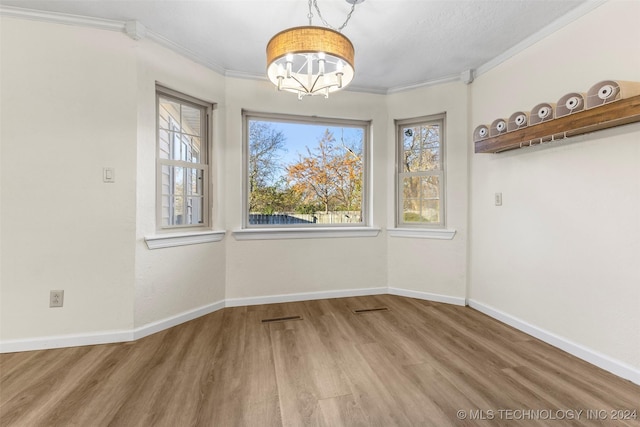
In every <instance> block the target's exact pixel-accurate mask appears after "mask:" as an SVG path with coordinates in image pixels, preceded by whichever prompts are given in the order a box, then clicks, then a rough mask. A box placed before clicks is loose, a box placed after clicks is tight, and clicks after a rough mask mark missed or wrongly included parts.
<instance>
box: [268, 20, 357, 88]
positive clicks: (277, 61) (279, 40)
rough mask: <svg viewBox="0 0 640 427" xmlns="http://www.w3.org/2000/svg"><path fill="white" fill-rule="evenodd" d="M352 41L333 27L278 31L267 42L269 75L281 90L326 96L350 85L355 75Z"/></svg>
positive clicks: (307, 27) (296, 28) (295, 28)
mask: <svg viewBox="0 0 640 427" xmlns="http://www.w3.org/2000/svg"><path fill="white" fill-rule="evenodd" d="M354 55H355V51H354V48H353V44H352V43H351V41H350V40H349V39H348V38H347V37H345V36H344V35H342V34H341V33H339V32H338V31H334V30H332V29H330V28H325V27H316V26H304V27H294V28H289V29H286V30H284V31H281V32H279V33H278V34H276V35H275V36H273V37H272V38H271V40H269V43H267V76H268V77H269V80H271V82H272V83H273V84H275V85H276V86H277V87H278V89H279V90H286V91H290V92H294V93H298V97H299V98H302V97H303V96H307V95H324V96H325V97H327V96H328V95H329V93H330V92H335V91H337V90H340V89H342V88H344V87H345V86H347V85H348V84H349V83H350V82H351V80H352V79H353V76H354Z"/></svg>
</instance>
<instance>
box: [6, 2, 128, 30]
mask: <svg viewBox="0 0 640 427" xmlns="http://www.w3.org/2000/svg"><path fill="white" fill-rule="evenodd" d="M0 15H1V16H8V17H11V18H21V19H28V20H31V21H44V22H53V23H56V24H64V25H75V26H78V27H91V28H98V29H100V30H109V31H120V32H124V31H125V22H123V21H113V20H110V19H101V18H91V17H88V16H81V15H71V14H68V13H58V12H45V11H41V10H33V9H23V8H20V7H11V6H0Z"/></svg>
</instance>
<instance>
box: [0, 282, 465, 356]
mask: <svg viewBox="0 0 640 427" xmlns="http://www.w3.org/2000/svg"><path fill="white" fill-rule="evenodd" d="M384 294H391V295H399V296H406V297H410V298H418V299H423V300H428V301H435V302H442V303H446V304H455V305H464V303H465V300H464V298H458V297H450V296H447V295H439V294H430V293H428V292H418V291H411V290H407V289H400V288H391V287H389V288H387V287H379V288H360V289H342V290H335V291H320V292H303V293H297V294H281V295H265V296H259V297H248V298H229V299H226V300H221V301H217V302H214V303H211V304H207V305H204V306H202V307H198V308H195V309H193V310H188V311H185V312H183V313H179V314H176V315H175V316H171V317H167V318H165V319H161V320H158V321H156V322H151V323H148V324H146V325H144V326H141V327H138V328H135V329H131V330H123V331H108V332H96V333H87V334H77V335H59V336H50V337H36V338H26V339H18V340H8V341H0V353H15V352H19V351H31V350H48V349H54V348H63V347H77V346H83V345H97V344H112V343H118V342H127V341H135V340H138V339H140V338H144V337H147V336H149V335H152V334H155V333H157V332H160V331H164V330H165V329H169V328H172V327H174V326H177V325H180V324H181V323H185V322H188V321H190V320H193V319H197V318H198V317H201V316H205V315H207V314H210V313H213V312H214V311H217V310H220V309H222V308H224V307H240V306H249V305H258V304H277V303H283V302H296V301H310V300H318V299H327V298H345V297H358V296H367V295H384Z"/></svg>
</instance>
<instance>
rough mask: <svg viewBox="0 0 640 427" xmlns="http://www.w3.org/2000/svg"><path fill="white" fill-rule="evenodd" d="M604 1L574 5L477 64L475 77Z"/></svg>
mask: <svg viewBox="0 0 640 427" xmlns="http://www.w3.org/2000/svg"><path fill="white" fill-rule="evenodd" d="M606 2H607V0H587V1H586V2H585V3H583V4H581V5H580V6H578V7H576V8H575V9H573V10H571V11H569V12H568V13H566V14H565V15H562V16H561V17H560V18H558V19H556V20H555V21H553V22H551V23H550V24H549V25H547V26H546V27H544V28H542V29H541V30H539V31H538V32H536V33H534V34H532V35H531V36H529V37H527V38H526V39H524V40H523V41H521V42H520V43H518V44H516V45H515V46H513V47H511V48H509V49H507V50H506V51H504V52H503V53H501V54H500V55H498V56H496V57H495V58H493V59H492V60H490V61H487V62H485V63H484V64H482V65H481V66H479V67H478V68H476V72H475V77H478V76H480V75H482V74H484V73H486V72H487V71H489V70H491V69H493V68H495V67H497V66H498V65H500V64H502V63H503V62H505V61H506V60H508V59H509V58H512V57H514V56H515V55H517V54H519V53H520V52H522V51H524V50H525V49H527V48H529V47H531V46H533V45H534V44H536V43H537V42H539V41H540V40H543V39H544V38H546V37H548V36H550V35H551V34H553V33H555V32H556V31H558V30H560V29H561V28H563V27H565V26H567V25H569V24H571V23H572V22H574V21H576V20H578V19H579V18H581V17H583V16H584V15H586V14H587V13H589V12H591V11H592V10H594V9H596V8H597V7H599V6H602V5H603V4H605V3H606Z"/></svg>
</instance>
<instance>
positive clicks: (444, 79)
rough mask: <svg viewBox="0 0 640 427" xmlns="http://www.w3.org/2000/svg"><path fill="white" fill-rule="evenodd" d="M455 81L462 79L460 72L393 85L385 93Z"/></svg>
mask: <svg viewBox="0 0 640 427" xmlns="http://www.w3.org/2000/svg"><path fill="white" fill-rule="evenodd" d="M457 81H462V80H460V74H455V75H453V76H446V77H442V78H439V79H434V80H429V81H426V82H422V83H414V84H411V85H406V86H395V87H392V88H389V89H388V90H387V91H386V93H387V94H388V95H391V94H394V93H399V92H406V91H408V90H414V89H419V88H422V87H427V86H436V85H441V84H444V83H451V82H457Z"/></svg>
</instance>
